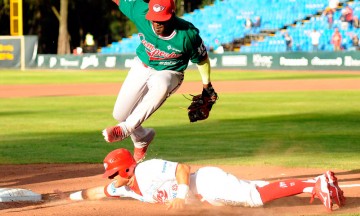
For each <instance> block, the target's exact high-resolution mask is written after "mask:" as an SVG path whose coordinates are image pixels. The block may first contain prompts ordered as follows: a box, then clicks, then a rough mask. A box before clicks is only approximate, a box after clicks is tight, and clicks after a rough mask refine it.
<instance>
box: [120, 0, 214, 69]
mask: <svg viewBox="0 0 360 216" xmlns="http://www.w3.org/2000/svg"><path fill="white" fill-rule="evenodd" d="M119 8H120V10H121V12H122V13H124V14H125V15H126V16H127V17H128V18H129V19H130V20H131V21H132V22H133V23H134V24H135V25H136V27H137V29H138V31H139V33H138V35H139V37H140V41H141V43H140V45H139V46H138V47H137V49H136V54H137V56H138V57H139V58H140V60H141V61H142V62H143V63H144V64H146V65H147V66H149V67H152V68H154V69H155V70H174V71H178V72H183V71H184V70H185V69H186V68H187V66H188V63H189V60H190V61H191V62H193V63H199V62H201V61H203V60H205V59H206V58H207V51H206V48H205V46H204V43H203V40H202V39H201V37H200V35H199V30H198V29H197V28H196V27H195V26H194V25H193V24H191V23H190V22H187V21H185V20H183V19H181V18H179V17H175V18H174V22H173V27H174V31H173V32H172V34H171V35H170V36H167V37H162V36H159V35H157V34H156V33H155V31H154V30H153V27H152V23H151V21H149V20H147V19H146V18H145V15H146V13H147V11H148V4H147V3H146V2H144V1H143V0H121V1H120V5H119Z"/></svg>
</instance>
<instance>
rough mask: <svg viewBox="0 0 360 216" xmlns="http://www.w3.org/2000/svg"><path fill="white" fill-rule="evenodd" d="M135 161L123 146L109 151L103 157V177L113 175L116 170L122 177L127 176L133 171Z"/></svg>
mask: <svg viewBox="0 0 360 216" xmlns="http://www.w3.org/2000/svg"><path fill="white" fill-rule="evenodd" d="M135 166H136V161H135V159H134V157H133V156H132V154H131V153H130V152H129V151H128V150H127V149H124V148H120V149H116V150H114V151H112V152H110V153H109V154H108V155H107V156H106V157H105V159H104V167H105V173H104V174H103V177H104V178H107V177H109V176H112V175H114V174H115V173H116V172H118V173H119V175H120V176H121V177H123V178H128V177H129V176H131V175H132V174H133V172H134V168H135Z"/></svg>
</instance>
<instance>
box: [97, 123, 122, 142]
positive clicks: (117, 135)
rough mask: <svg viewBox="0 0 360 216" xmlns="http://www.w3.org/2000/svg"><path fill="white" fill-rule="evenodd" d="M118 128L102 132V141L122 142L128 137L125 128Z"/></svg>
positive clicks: (109, 128)
mask: <svg viewBox="0 0 360 216" xmlns="http://www.w3.org/2000/svg"><path fill="white" fill-rule="evenodd" d="M123 128H124V127H120V126H119V125H116V126H112V127H108V128H106V129H104V130H103V131H102V134H103V136H104V139H105V141H106V142H109V143H112V142H118V141H122V140H124V139H125V138H126V137H128V136H129V134H128V132H127V130H126V128H125V129H123Z"/></svg>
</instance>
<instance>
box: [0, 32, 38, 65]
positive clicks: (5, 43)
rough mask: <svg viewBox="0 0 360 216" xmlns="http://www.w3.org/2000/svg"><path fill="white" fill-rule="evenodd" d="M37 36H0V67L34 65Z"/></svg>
mask: <svg viewBox="0 0 360 216" xmlns="http://www.w3.org/2000/svg"><path fill="white" fill-rule="evenodd" d="M37 49H38V37H37V36H31V35H30V36H0V69H1V68H21V69H25V68H30V67H36V57H37Z"/></svg>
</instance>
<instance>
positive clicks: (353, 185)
mask: <svg viewBox="0 0 360 216" xmlns="http://www.w3.org/2000/svg"><path fill="white" fill-rule="evenodd" d="M339 186H340V187H342V188H352V187H360V184H348V185H339Z"/></svg>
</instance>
